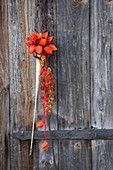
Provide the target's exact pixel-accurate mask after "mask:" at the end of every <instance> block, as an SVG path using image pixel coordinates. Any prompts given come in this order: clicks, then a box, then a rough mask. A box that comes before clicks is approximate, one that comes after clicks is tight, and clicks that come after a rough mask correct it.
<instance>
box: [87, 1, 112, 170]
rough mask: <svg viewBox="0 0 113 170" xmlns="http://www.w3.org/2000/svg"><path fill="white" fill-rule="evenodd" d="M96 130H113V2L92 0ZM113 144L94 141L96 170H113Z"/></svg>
mask: <svg viewBox="0 0 113 170" xmlns="http://www.w3.org/2000/svg"><path fill="white" fill-rule="evenodd" d="M90 21H91V40H90V45H91V89H92V90H91V119H92V126H94V127H97V128H107V129H110V128H113V67H112V65H113V59H112V58H113V54H112V51H113V1H106V0H100V1H98V0H91V18H90ZM112 160H113V155H112V141H92V169H93V170H103V169H104V170H105V169H108V170H112V169H113V163H112V162H113V161H112Z"/></svg>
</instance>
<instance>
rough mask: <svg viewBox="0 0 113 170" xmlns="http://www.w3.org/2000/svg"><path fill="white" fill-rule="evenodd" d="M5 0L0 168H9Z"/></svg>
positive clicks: (1, 12) (2, 5)
mask: <svg viewBox="0 0 113 170" xmlns="http://www.w3.org/2000/svg"><path fill="white" fill-rule="evenodd" d="M7 26H8V25H7V0H5V1H3V0H0V169H3V170H5V169H9V155H10V154H9V146H8V145H9V142H8V141H9V137H8V132H9V65H8V64H9V59H8V30H7Z"/></svg>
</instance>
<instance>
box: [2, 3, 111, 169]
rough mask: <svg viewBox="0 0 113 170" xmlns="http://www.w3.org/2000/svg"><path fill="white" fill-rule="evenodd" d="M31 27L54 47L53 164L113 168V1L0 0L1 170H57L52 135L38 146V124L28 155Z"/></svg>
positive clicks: (32, 81) (32, 68) (31, 93)
mask: <svg viewBox="0 0 113 170" xmlns="http://www.w3.org/2000/svg"><path fill="white" fill-rule="evenodd" d="M34 30H36V31H37V32H44V31H49V34H50V35H53V36H54V44H56V46H57V48H58V51H57V54H54V55H53V56H51V57H50V59H49V61H48V63H49V64H50V65H51V67H52V70H53V74H54V76H55V91H56V101H55V104H54V108H53V110H52V113H51V117H50V125H51V130H52V136H53V139H54V140H53V148H54V157H55V162H56V166H57V169H58V170H112V169H113V140H112V139H113V130H110V129H113V1H112V0H0V170H5V169H8V170H32V169H34V170H38V169H39V170H47V169H51V170H54V169H55V166H54V157H53V152H52V145H51V140H49V142H50V147H49V149H46V150H41V149H40V148H41V147H40V146H41V144H42V142H43V137H42V136H43V135H42V134H43V132H38V131H37V129H36V131H35V140H34V146H33V155H32V156H29V148H30V136H31V129H32V119H33V108H34V99H35V59H34V58H33V57H32V56H30V55H29V54H28V49H27V48H26V46H25V45H24V41H26V37H27V36H28V34H29V32H33V31H34ZM41 117H42V108H41V103H40V98H39V100H38V111H37V120H39V119H40V118H41ZM106 129H107V130H106ZM42 131H43V129H42ZM47 136H48V138H49V139H50V137H49V134H48V132H47ZM105 139H106V140H105Z"/></svg>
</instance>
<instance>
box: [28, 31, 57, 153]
mask: <svg viewBox="0 0 113 170" xmlns="http://www.w3.org/2000/svg"><path fill="white" fill-rule="evenodd" d="M27 39H28V41H26V42H25V44H26V45H27V46H28V47H29V54H33V55H34V57H36V95H35V107H34V116H33V126H32V137H31V147H30V155H31V153H32V145H33V136H34V122H35V117H36V104H37V96H38V89H39V84H40V85H41V90H40V95H41V104H42V106H43V120H39V121H38V122H37V125H36V127H43V126H44V137H45V142H44V143H43V144H42V147H41V149H45V148H47V147H48V146H49V143H48V142H47V138H46V122H45V114H47V115H49V114H50V110H51V108H52V107H53V102H54V95H55V92H54V91H53V85H54V77H53V76H52V72H51V68H49V67H47V57H49V54H52V51H53V50H57V48H56V47H55V46H54V45H53V44H50V43H51V42H52V40H53V36H52V37H48V32H45V33H43V34H42V33H39V34H38V33H37V32H35V31H34V33H29V37H28V38H27Z"/></svg>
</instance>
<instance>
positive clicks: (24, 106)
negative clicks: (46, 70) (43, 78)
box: [8, 0, 36, 170]
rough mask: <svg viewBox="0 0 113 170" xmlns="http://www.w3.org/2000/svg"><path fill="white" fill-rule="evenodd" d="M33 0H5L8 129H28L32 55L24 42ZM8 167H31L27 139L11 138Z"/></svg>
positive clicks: (31, 103) (32, 23) (31, 26)
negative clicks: (8, 73)
mask: <svg viewBox="0 0 113 170" xmlns="http://www.w3.org/2000/svg"><path fill="white" fill-rule="evenodd" d="M35 7H36V6H35V0H31V1H27V0H22V1H18V0H15V1H13V0H8V28H9V61H10V108H11V109H10V132H11V133H12V132H14V131H15V132H16V131H17V130H20V129H25V130H31V129H32V119H33V109H34V98H35V59H34V58H33V57H32V56H30V55H29V54H28V49H27V48H26V46H25V44H24V42H25V41H26V37H27V36H28V33H29V32H33V31H34V26H35ZM10 144H11V169H12V170H13V169H14V170H16V169H26V170H28V169H30V170H32V169H33V156H31V157H30V156H29V148H30V142H25V143H20V142H19V141H17V140H15V139H12V138H11V140H10Z"/></svg>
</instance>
